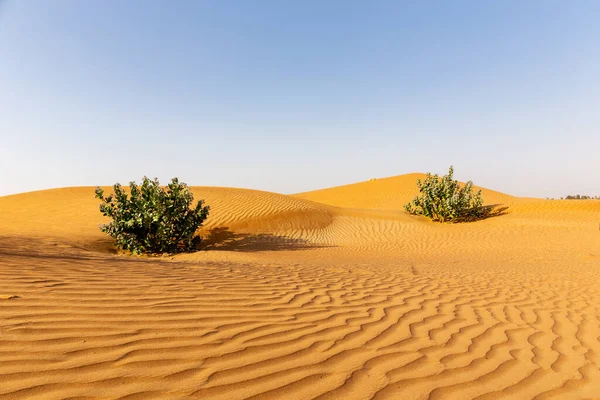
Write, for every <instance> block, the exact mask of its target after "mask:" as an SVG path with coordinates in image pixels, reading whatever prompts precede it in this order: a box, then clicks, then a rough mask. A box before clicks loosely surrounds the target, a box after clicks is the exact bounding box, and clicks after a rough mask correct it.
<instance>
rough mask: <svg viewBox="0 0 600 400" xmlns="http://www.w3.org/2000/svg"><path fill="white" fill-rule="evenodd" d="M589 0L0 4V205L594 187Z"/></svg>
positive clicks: (593, 5) (596, 69)
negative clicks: (383, 182)
mask: <svg viewBox="0 0 600 400" xmlns="http://www.w3.org/2000/svg"><path fill="white" fill-rule="evenodd" d="M598 21H600V1H596V0H590V1H585V0H578V1H565V0H560V1H553V0H540V1H534V0H528V1H522V0H515V1H495V2H489V1H480V0H473V1H460V0H459V1H441V0H440V1H348V0H343V1H333V0H330V1H306V0H302V1H279V0H272V1H264V0H257V1H243V0H237V1H228V0H214V1H209V0H205V1H202V0H199V1H167V0H164V1H149V0H143V1H141V0H140V1H131V0H128V1H121V0H97V1H80V0H56V1H47V0H37V1H36V0H0V195H5V194H11V193H17V192H24V191H31V190H37V189H44V188H52V187H63V186H81V185H92V186H95V185H111V184H113V183H115V182H121V183H123V184H126V183H128V182H129V181H130V180H137V181H139V180H140V179H141V178H142V176H144V175H148V176H150V177H155V176H156V177H158V178H159V179H160V180H161V182H163V183H166V181H167V180H168V179H170V178H171V177H173V176H178V177H179V178H180V180H183V181H184V182H186V183H188V184H190V185H211V186H233V187H245V188H253V189H262V190H269V191H275V192H280V193H295V192H300V191H307V190H312V189H319V188H324V187H329V186H336V185H341V184H346V183H353V182H358V181H363V180H367V179H370V178H373V177H387V176H392V175H400V174H404V173H410V172H427V171H431V172H438V173H444V172H446V171H447V168H448V166H449V165H450V164H453V165H454V166H455V169H456V173H455V176H456V177H457V178H458V179H461V180H468V179H472V180H473V181H474V182H475V184H479V185H481V186H485V187H488V188H491V189H495V190H500V191H503V192H507V193H510V194H514V195H521V196H536V197H545V196H550V197H560V196H563V195H566V194H569V193H581V194H590V195H600V23H599V22H598Z"/></svg>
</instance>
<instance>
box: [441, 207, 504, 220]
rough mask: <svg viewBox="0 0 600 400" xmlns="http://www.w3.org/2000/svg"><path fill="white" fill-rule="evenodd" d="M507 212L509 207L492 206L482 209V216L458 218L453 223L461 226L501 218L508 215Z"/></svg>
mask: <svg viewBox="0 0 600 400" xmlns="http://www.w3.org/2000/svg"><path fill="white" fill-rule="evenodd" d="M506 210H508V207H506V206H502V204H490V205H488V206H483V207H482V213H481V215H477V216H468V217H461V218H457V219H456V220H454V221H452V223H456V224H460V223H463V222H475V221H482V220H484V219H488V218H495V217H500V216H502V215H506V214H507V212H506Z"/></svg>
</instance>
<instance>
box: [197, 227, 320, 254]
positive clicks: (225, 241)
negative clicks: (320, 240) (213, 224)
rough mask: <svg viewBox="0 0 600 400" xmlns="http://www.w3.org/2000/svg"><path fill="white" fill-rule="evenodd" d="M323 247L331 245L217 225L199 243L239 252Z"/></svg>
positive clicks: (209, 247)
mask: <svg viewBox="0 0 600 400" xmlns="http://www.w3.org/2000/svg"><path fill="white" fill-rule="evenodd" d="M324 247H331V246H324V245H318V244H314V243H310V242H309V241H308V240H305V239H299V238H291V237H288V236H279V235H273V234H268V233H261V234H249V233H235V232H232V231H231V230H230V229H229V227H218V228H213V229H211V230H209V231H208V235H207V236H206V237H205V238H203V240H202V244H201V249H202V250H211V251H213V250H223V251H239V252H254V251H283V250H306V249H315V248H324Z"/></svg>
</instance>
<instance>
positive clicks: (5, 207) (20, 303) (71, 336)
mask: <svg viewBox="0 0 600 400" xmlns="http://www.w3.org/2000/svg"><path fill="white" fill-rule="evenodd" d="M417 177H418V175H417V174H410V175H403V176H398V177H392V178H385V179H377V180H375V181H368V182H362V183H358V184H354V185H347V186H341V187H337V188H331V189H325V190H319V191H315V192H308V193H302V194H298V195H294V196H285V195H280V194H276V193H268V192H262V191H256V190H246V189H231V188H215V187H194V188H193V190H194V193H195V194H196V197H197V198H202V199H205V200H206V202H207V204H209V205H210V206H211V214H210V217H209V220H207V225H206V226H205V227H204V229H203V235H204V237H205V238H207V240H206V243H207V246H208V249H209V250H210V251H201V252H197V253H193V254H184V255H178V256H175V257H161V258H146V257H131V256H121V255H116V254H114V253H113V252H111V251H110V241H109V240H108V239H106V238H105V237H104V236H103V234H102V233H101V232H100V231H99V230H98V227H97V225H98V224H99V223H102V222H103V217H102V216H101V215H100V213H99V212H98V209H97V207H98V200H96V199H94V197H93V188H90V187H87V188H68V189H56V190H48V191H40V192H32V193H24V194H20V195H14V196H6V197H0V221H2V222H1V223H0V237H1V240H0V339H1V340H0V361H1V362H0V381H1V382H2V383H3V384H2V385H0V399H38V398H39V399H65V398H69V399H76V398H77V399H114V398H120V399H150V398H156V399H213V398H214V399H247V398H252V399H315V398H316V399H339V398H347V399H428V398H429V399H500V398H502V399H504V398H506V399H530V398H536V399H555V398H558V399H594V398H600V341H599V339H598V338H599V337H600V293H599V290H598V287H599V285H598V283H599V278H600V276H599V275H600V231H599V225H598V223H599V222H600V201H593V200H589V201H550V200H537V199H521V198H517V197H513V196H509V195H506V194H502V193H499V192H494V191H491V190H487V189H484V196H485V198H486V202H487V203H488V204H501V205H503V206H505V207H508V209H507V210H506V213H505V214H504V215H501V216H498V217H494V218H490V219H487V220H484V221H478V222H475V223H470V224H448V225H441V224H434V223H430V222H428V221H426V220H424V219H422V218H418V217H413V216H409V215H407V214H405V213H404V212H402V211H401V209H402V205H403V204H404V203H405V202H407V201H409V200H410V199H411V198H412V197H413V196H414V194H415V192H416V185H415V179H416V178H417Z"/></svg>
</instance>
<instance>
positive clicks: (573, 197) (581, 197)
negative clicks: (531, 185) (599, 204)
mask: <svg viewBox="0 0 600 400" xmlns="http://www.w3.org/2000/svg"><path fill="white" fill-rule="evenodd" d="M546 200H556V199H555V198H551V197H546ZM560 200H600V196H585V195H580V194H570V195H568V196H566V197H561V198H560Z"/></svg>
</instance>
